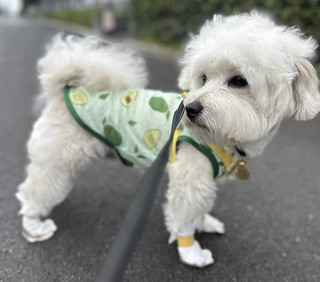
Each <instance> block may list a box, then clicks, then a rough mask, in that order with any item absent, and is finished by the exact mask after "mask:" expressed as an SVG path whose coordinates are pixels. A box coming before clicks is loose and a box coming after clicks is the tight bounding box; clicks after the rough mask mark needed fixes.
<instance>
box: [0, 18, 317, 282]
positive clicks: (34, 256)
mask: <svg viewBox="0 0 320 282" xmlns="http://www.w3.org/2000/svg"><path fill="white" fill-rule="evenodd" d="M56 32H57V30H56V29H55V28H52V27H48V26H46V25H43V24H41V23H39V22H33V21H29V20H22V19H17V20H13V19H4V18H1V17H0V281H1V282H2V281H5V282H9V281H10V282H20V281H27V282H37V281H39V282H42V281H45V282H51V281H68V282H69V281H94V279H95V277H96V275H97V273H98V270H99V269H100V267H101V264H102V262H103V261H104V258H105V255H106V253H107V251H108V248H109V246H110V244H111V243H112V241H113V239H114V237H115V236H116V233H117V231H118V228H119V226H120V224H121V221H122V219H123V216H124V215H125V212H126V210H127V207H128V204H129V202H130V200H131V198H132V196H133V195H134V192H135V191H134V189H135V187H136V185H137V184H138V182H139V180H140V178H141V176H142V172H139V171H136V170H134V169H131V168H127V167H123V166H122V165H121V164H120V163H119V162H118V161H106V160H99V161H96V162H95V163H93V164H92V166H91V167H90V168H88V169H87V170H86V171H84V172H82V173H81V174H80V175H79V177H78V178H77V180H76V183H75V189H74V190H73V191H72V193H71V195H70V196H69V197H68V199H67V200H66V201H65V202H63V203H62V204H61V205H60V206H59V207H57V208H56V209H55V210H54V211H53V213H52V218H53V219H54V220H55V222H56V223H57V225H58V227H59V229H58V231H57V233H56V235H55V236H54V237H53V238H52V239H51V240H49V241H46V242H43V243H37V244H28V243H26V242H25V241H24V239H23V238H22V237H21V235H20V232H21V230H20V219H19V217H18V216H17V211H18V208H19V205H18V202H17V201H16V200H15V198H14V193H15V191H16V187H17V186H18V184H19V183H20V182H21V181H22V180H23V178H24V175H25V172H24V166H25V165H26V162H27V157H26V149H25V143H26V141H27V138H28V136H29V132H30V130H31V128H32V123H33V122H34V120H35V119H36V117H35V116H34V115H33V113H32V110H31V109H32V104H33V99H34V97H35V95H36V93H38V91H39V86H38V82H37V79H36V76H37V74H36V62H37V60H38V58H39V57H41V56H42V54H43V52H44V44H45V43H46V42H47V41H48V40H49V39H50V38H51V37H52V36H53V35H54V34H55V33H56ZM145 56H146V59H147V62H148V67H149V71H150V85H149V86H150V87H151V88H158V89H162V90H176V78H177V75H178V68H177V66H176V64H175V62H173V61H172V60H170V59H169V60H164V58H163V57H162V56H159V57H158V56H155V55H148V54H146V55H145ZM159 58H161V59H159ZM319 160H320V118H319V117H318V118H316V119H314V120H312V121H308V122H295V121H293V120H287V121H285V122H284V123H283V126H282V127H281V129H280V132H279V133H278V135H277V136H276V137H275V139H274V141H273V142H272V143H271V144H270V145H269V147H268V148H267V149H266V151H265V152H264V154H263V155H262V156H261V157H258V158H256V159H253V160H251V161H250V163H249V168H250V170H251V174H252V177H251V179H250V180H248V181H246V182H241V181H236V182H233V183H231V184H228V185H226V186H224V187H221V189H220V191H219V193H218V200H217V203H216V206H215V208H214V210H213V214H214V215H215V216H217V217H218V218H219V219H221V220H222V221H223V222H224V223H225V224H226V230H227V233H226V234H225V235H224V236H218V235H205V234H201V235H199V236H198V238H199V240H200V241H201V244H202V246H204V247H207V248H209V249H211V250H212V251H213V255H214V258H215V264H214V265H213V266H210V267H207V268H205V269H201V270H198V269H194V268H190V267H186V266H184V265H182V264H181V263H180V262H179V261H178V256H177V253H176V250H175V245H173V246H169V245H168V244H167V239H168V234H167V232H166V231H165V229H164V225H163V216H162V202H163V200H164V192H165V189H166V182H165V181H163V184H162V186H161V189H160V190H159V193H158V197H157V200H156V203H155V205H154V208H153V210H152V213H151V215H150V217H149V220H148V224H147V226H146V229H145V231H144V234H143V237H142V239H141V241H140V243H139V245H138V247H137V249H136V252H135V253H134V256H133V258H132V260H131V262H130V265H129V266H128V268H127V270H126V273H125V275H124V279H123V280H124V281H130V282H134V281H136V282H143V281H148V282H153V281H154V282H156V281H161V282H162V281H163V282H164V281H177V282H179V281H184V282H188V281H217V282H224V281H233V282H234V281H268V282H270V281H276V282H278V281H290V282H291V281H301V282H306V281H308V282H309V281H310V282H311V281H314V282H316V281H320V204H319V200H320V181H319V179H318V177H319V174H320V166H319V163H320V162H319ZM165 180H166V178H165Z"/></svg>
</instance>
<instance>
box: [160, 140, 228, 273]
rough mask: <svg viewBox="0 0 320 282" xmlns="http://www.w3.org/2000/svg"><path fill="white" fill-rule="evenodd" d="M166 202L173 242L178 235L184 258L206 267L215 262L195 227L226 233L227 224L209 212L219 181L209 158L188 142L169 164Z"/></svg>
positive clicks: (179, 246)
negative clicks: (199, 239)
mask: <svg viewBox="0 0 320 282" xmlns="http://www.w3.org/2000/svg"><path fill="white" fill-rule="evenodd" d="M169 177H170V181H169V189H168V192H167V204H166V205H165V218H166V226H167V229H168V231H169V232H170V235H171V236H170V239H169V242H173V241H174V240H175V239H177V243H178V253H179V256H180V259H181V260H182V262H184V263H186V264H188V265H192V266H196V267H204V266H207V265H209V264H212V263H213V257H212V254H211V251H209V250H207V249H202V248H201V246H200V244H199V242H198V241H197V240H195V231H196V230H197V229H198V230H199V231H206V232H217V233H224V225H223V223H221V222H220V221H218V220H217V219H215V218H214V217H212V216H210V215H209V214H207V212H209V211H210V210H211V208H212V206H213V203H214V198H215V194H216V184H215V182H214V180H213V170H212V166H211V164H210V162H209V161H208V159H207V158H206V157H205V156H204V155H203V154H202V153H200V152H199V151H198V150H196V149H195V148H194V147H193V146H191V145H190V144H188V143H182V144H181V145H180V148H179V151H178V154H177V160H176V161H175V162H174V163H172V164H170V167H169Z"/></svg>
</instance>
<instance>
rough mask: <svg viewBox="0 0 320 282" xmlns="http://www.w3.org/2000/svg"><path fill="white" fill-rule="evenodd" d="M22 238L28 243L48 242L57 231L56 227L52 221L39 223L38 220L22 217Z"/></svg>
mask: <svg viewBox="0 0 320 282" xmlns="http://www.w3.org/2000/svg"><path fill="white" fill-rule="evenodd" d="M22 227H23V231H22V236H23V237H24V238H25V239H26V240H27V241H28V242H29V243H35V242H41V241H45V240H48V239H49V238H51V237H52V236H53V234H54V233H55V232H56V231H57V229H58V228H57V226H56V225H55V223H54V222H53V220H52V219H46V220H44V221H41V220H40V218H36V217H27V216H23V218H22Z"/></svg>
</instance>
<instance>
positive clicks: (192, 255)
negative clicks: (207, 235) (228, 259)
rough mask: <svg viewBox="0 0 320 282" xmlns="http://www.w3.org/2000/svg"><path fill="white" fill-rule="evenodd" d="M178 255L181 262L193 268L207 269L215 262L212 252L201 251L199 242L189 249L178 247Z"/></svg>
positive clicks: (195, 242)
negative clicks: (206, 267)
mask: <svg viewBox="0 0 320 282" xmlns="http://www.w3.org/2000/svg"><path fill="white" fill-rule="evenodd" d="M178 253H179V257H180V259H181V261H182V262H183V263H185V264H188V265H191V266H196V267H205V266H207V265H210V264H213V262H214V260H213V257H212V253H211V251H209V250H208V249H201V247H200V244H199V242H198V241H194V243H193V245H191V246H189V247H179V246H178Z"/></svg>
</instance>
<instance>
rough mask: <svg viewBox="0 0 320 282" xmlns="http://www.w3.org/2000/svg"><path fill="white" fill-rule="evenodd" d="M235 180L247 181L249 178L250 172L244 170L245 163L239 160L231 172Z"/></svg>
mask: <svg viewBox="0 0 320 282" xmlns="http://www.w3.org/2000/svg"><path fill="white" fill-rule="evenodd" d="M233 172H234V174H235V175H236V177H237V178H239V179H241V180H247V179H248V178H249V177H250V172H249V170H248V169H247V168H246V162H245V161H244V160H239V161H238V162H237V164H236V165H235V168H234V170H233Z"/></svg>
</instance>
